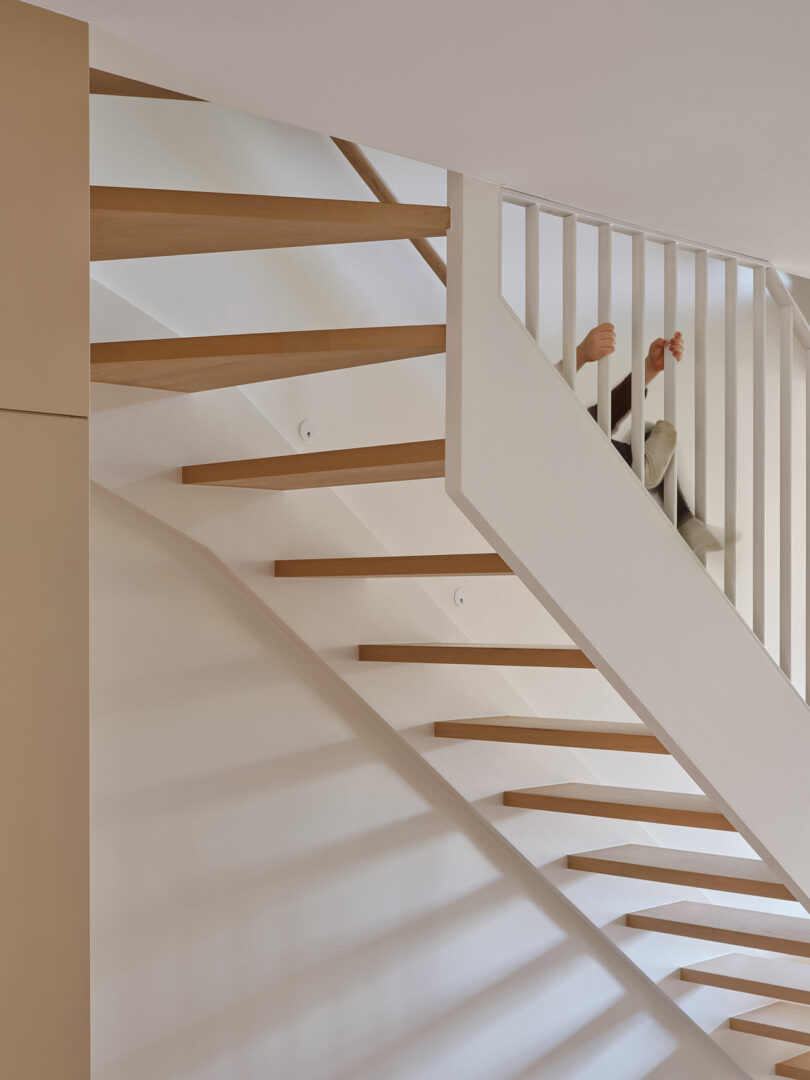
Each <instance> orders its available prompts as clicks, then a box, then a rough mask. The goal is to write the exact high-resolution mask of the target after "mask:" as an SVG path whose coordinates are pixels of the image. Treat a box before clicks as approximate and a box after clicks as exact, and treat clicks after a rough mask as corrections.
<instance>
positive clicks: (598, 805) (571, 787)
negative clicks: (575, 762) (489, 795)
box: [503, 784, 734, 832]
mask: <svg viewBox="0 0 810 1080" xmlns="http://www.w3.org/2000/svg"><path fill="white" fill-rule="evenodd" d="M503 802H504V805H505V806H520V807H524V808H526V809H528V810H552V811H556V812H557V813H561V814H584V815H588V816H590V817H607V818H621V819H622V820H625V821H652V822H656V823H657V824H659V825H683V826H689V827H693V828H698V829H721V830H723V831H725V832H733V831H734V826H733V825H731V823H730V822H729V821H727V820H726V818H724V817H723V815H722V814H720V813H718V812H717V811H716V810H715V809H714V807H713V806H712V804H711V803H710V802H709V800H708V799H707V798H706V796H705V795H684V794H682V793H681V792H675V791H646V790H644V789H642V788H620V787H606V786H604V785H602V784H552V785H550V786H544V787H536V788H524V789H523V790H521V791H505V792H504V795H503Z"/></svg>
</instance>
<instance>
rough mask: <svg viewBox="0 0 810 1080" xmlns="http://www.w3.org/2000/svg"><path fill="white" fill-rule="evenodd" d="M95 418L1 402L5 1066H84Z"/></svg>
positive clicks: (44, 1070)
mask: <svg viewBox="0 0 810 1080" xmlns="http://www.w3.org/2000/svg"><path fill="white" fill-rule="evenodd" d="M87 427H88V425H87V421H86V420H81V419H69V418H65V417H58V416H39V415H35V414H30V413H28V414H26V413H14V412H0V567H1V568H2V570H1V571H0V688H2V689H1V690H0V695H1V696H0V703H1V704H2V713H0V739H1V740H2V742H1V745H2V752H1V753H0V858H2V887H1V888H0V1031H2V1039H1V1040H0V1075H2V1076H3V1077H9V1080H10V1078H11V1077H13V1078H14V1080H46V1078H51V1077H53V1078H56V1077H58V1078H59V1080H87V1077H88V1076H89V941H88V922H89V918H88V910H89V897H88V722H87V717H88V632H87V626H88V505H87V504H88V496H87V492H88V480H87Z"/></svg>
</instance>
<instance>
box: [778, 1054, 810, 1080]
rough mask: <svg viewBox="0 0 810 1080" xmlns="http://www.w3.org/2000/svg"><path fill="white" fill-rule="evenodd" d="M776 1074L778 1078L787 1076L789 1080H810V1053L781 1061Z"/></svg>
mask: <svg viewBox="0 0 810 1080" xmlns="http://www.w3.org/2000/svg"><path fill="white" fill-rule="evenodd" d="M775 1072H776V1075H777V1076H787V1077H788V1078H789V1080H810V1053H804V1054H799V1055H798V1056H797V1057H794V1058H788V1060H787V1061H780V1062H779V1064H778V1065H777V1066H776V1069H775Z"/></svg>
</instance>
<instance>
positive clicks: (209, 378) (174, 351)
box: [90, 325, 445, 393]
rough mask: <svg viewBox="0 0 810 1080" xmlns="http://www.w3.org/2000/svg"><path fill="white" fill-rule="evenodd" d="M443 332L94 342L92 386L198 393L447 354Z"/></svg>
mask: <svg viewBox="0 0 810 1080" xmlns="http://www.w3.org/2000/svg"><path fill="white" fill-rule="evenodd" d="M444 347H445V328H444V326H442V325H430V326H372V327H362V328H359V329H347V330H298V331H288V332H287V331H284V332H280V333H272V334H224V335H216V336H213V337H192V338H181V337H173V338H158V339H150V340H145V341H105V342H97V343H96V344H94V345H92V346H91V348H90V365H91V366H90V373H91V378H92V380H93V381H94V382H107V383H118V384H120V385H125V386H144V387H151V388H152V389H156V390H176V391H184V392H186V393H193V392H195V391H198V390H214V389H218V388H220V387H223V386H242V385H244V384H245V383H252V382H262V381H264V380H268V379H289V378H291V377H293V376H296V375H311V374H313V373H316V372H322V371H334V370H336V369H338V368H353V367H361V366H363V365H366V364H383V363H386V362H388V361H391V360H402V359H404V358H406V357H413V356H432V355H434V354H437V353H443V352H444Z"/></svg>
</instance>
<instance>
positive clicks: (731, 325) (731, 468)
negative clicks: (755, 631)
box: [723, 259, 737, 604]
mask: <svg viewBox="0 0 810 1080" xmlns="http://www.w3.org/2000/svg"><path fill="white" fill-rule="evenodd" d="M725 378H726V395H725V397H726V401H725V405H726V409H725V426H726V453H725V478H726V519H725V531H726V536H728V537H733V536H734V534H735V533H736V531H737V260H736V259H728V260H727V261H726V371H725ZM723 571H724V572H723V584H724V587H725V592H726V596H727V597H728V598H729V600H730V601H731V602H732V604H736V603H737V549H736V545H735V544H733V543H731V544H729V545H728V546H727V547H726V550H725V554H724V559H723Z"/></svg>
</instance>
